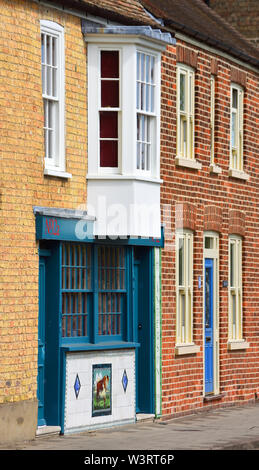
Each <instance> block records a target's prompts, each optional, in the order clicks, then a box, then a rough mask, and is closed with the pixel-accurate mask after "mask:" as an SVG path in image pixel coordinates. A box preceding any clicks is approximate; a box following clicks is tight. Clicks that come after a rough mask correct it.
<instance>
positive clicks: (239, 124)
mask: <svg viewBox="0 0 259 470" xmlns="http://www.w3.org/2000/svg"><path fill="white" fill-rule="evenodd" d="M230 108H231V109H230V113H231V116H230V164H229V175H230V176H232V177H235V178H240V179H243V180H248V179H249V175H247V174H246V173H245V172H244V170H243V138H244V135H243V134H244V132H243V108H244V90H243V88H242V87H241V86H239V85H236V84H232V85H231V97H230Z"/></svg>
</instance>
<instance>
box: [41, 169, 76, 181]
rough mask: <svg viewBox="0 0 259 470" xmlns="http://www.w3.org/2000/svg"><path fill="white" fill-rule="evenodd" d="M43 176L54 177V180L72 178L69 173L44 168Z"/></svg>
mask: <svg viewBox="0 0 259 470" xmlns="http://www.w3.org/2000/svg"><path fill="white" fill-rule="evenodd" d="M44 175H45V176H55V177H56V178H64V179H69V178H72V175H71V173H67V172H66V171H61V170H54V169H52V168H45V169H44Z"/></svg>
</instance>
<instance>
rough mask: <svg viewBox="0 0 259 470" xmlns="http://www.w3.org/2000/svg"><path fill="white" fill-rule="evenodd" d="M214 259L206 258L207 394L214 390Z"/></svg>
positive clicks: (205, 337)
mask: <svg viewBox="0 0 259 470" xmlns="http://www.w3.org/2000/svg"><path fill="white" fill-rule="evenodd" d="M213 269H214V266H213V259H211V258H206V259H205V299H204V300H205V308H204V315H205V318H204V322H205V334H204V340H205V346H204V348H205V364H204V366H205V394H211V393H213V391H214V358H213V356H214V351H213V315H214V312H213Z"/></svg>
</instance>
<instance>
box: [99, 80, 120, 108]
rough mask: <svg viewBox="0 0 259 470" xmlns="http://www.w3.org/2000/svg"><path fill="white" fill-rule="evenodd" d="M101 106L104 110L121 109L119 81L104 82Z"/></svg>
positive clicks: (102, 84) (102, 83)
mask: <svg viewBox="0 0 259 470" xmlns="http://www.w3.org/2000/svg"><path fill="white" fill-rule="evenodd" d="M101 106H102V108H119V81H111V80H102V82H101Z"/></svg>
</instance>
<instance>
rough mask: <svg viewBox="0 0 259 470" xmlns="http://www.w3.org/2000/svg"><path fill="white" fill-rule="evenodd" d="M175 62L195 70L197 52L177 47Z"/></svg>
mask: <svg viewBox="0 0 259 470" xmlns="http://www.w3.org/2000/svg"><path fill="white" fill-rule="evenodd" d="M176 60H177V62H181V63H182V64H185V65H189V66H190V67H193V68H194V69H196V68H197V62H198V54H197V52H195V51H193V50H191V49H188V48H187V47H182V46H177V48H176Z"/></svg>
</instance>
